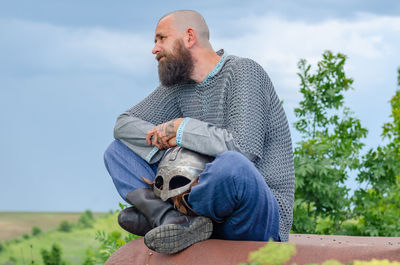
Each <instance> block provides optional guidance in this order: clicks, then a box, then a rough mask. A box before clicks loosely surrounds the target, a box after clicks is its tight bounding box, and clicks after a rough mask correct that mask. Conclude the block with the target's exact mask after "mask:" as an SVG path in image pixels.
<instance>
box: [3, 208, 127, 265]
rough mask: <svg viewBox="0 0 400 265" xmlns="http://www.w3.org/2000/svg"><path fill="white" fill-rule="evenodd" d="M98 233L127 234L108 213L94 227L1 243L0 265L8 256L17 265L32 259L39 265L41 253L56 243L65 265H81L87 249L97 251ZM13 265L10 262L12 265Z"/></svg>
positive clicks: (98, 219)
mask: <svg viewBox="0 0 400 265" xmlns="http://www.w3.org/2000/svg"><path fill="white" fill-rule="evenodd" d="M78 216H79V215H78ZM98 230H101V231H105V232H107V233H109V232H111V231H114V230H117V231H120V232H121V233H122V235H127V232H125V231H124V230H122V229H121V228H120V227H119V225H118V222H117V214H116V213H114V214H109V215H105V216H103V217H97V218H96V221H95V223H94V227H93V228H86V229H78V228H74V229H73V230H72V231H71V232H69V233H66V232H61V231H57V230H50V231H48V232H45V233H42V234H41V235H38V236H36V237H30V238H29V239H22V238H20V240H21V242H19V243H9V244H7V243H4V241H2V242H3V245H4V250H3V251H1V252H0V265H3V264H7V263H6V262H7V261H8V260H9V259H10V257H14V258H15V259H16V260H17V261H16V262H15V263H14V264H15V265H17V264H32V260H33V261H35V262H37V263H38V264H42V257H41V255H40V250H41V249H43V248H45V249H48V250H49V249H50V248H51V246H52V244H54V243H57V244H59V245H60V246H61V248H62V258H63V260H66V261H67V262H68V264H82V262H83V260H84V258H85V256H86V250H87V249H88V248H90V249H92V250H93V251H96V250H97V249H98V247H99V246H100V243H99V242H98V241H96V240H95V234H96V231H98ZM11 264H12V263H11Z"/></svg>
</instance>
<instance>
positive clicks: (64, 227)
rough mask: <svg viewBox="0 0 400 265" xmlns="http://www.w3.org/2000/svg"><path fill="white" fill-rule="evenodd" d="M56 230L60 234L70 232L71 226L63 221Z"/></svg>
mask: <svg viewBox="0 0 400 265" xmlns="http://www.w3.org/2000/svg"><path fill="white" fill-rule="evenodd" d="M57 229H58V230H59V231H62V232H71V230H72V224H71V223H70V222H68V221H67V220H63V221H61V222H60V224H59V225H58V228H57Z"/></svg>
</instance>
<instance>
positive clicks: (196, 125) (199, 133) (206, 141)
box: [177, 118, 256, 161]
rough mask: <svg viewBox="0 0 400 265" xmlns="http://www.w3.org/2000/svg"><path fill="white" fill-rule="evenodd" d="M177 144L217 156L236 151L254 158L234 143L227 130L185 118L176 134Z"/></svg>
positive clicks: (250, 158) (253, 156)
mask: <svg viewBox="0 0 400 265" xmlns="http://www.w3.org/2000/svg"><path fill="white" fill-rule="evenodd" d="M177 144H178V145H180V146H182V147H185V148H187V149H190V150H193V151H196V152H199V153H202V154H206V155H210V156H217V155H218V154H221V153H223V152H226V151H228V150H233V151H238V152H241V153H242V154H243V155H245V156H246V157H247V158H248V159H249V160H251V161H253V160H254V159H255V158H256V156H255V155H254V154H250V153H246V152H244V151H243V150H241V148H240V147H239V145H238V144H237V143H236V142H235V139H234V137H233V135H232V133H230V132H229V131H228V130H227V129H223V128H218V127H216V126H214V125H211V124H209V123H207V122H203V121H200V120H196V119H191V118H186V119H185V120H184V121H183V122H182V123H181V126H180V128H179V129H178V132H177Z"/></svg>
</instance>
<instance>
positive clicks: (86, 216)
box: [78, 210, 94, 228]
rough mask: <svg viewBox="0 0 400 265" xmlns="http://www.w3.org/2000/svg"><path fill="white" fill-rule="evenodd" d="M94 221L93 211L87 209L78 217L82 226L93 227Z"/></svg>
mask: <svg viewBox="0 0 400 265" xmlns="http://www.w3.org/2000/svg"><path fill="white" fill-rule="evenodd" d="M93 222H94V217H93V213H92V212H91V211H90V210H86V211H85V212H84V213H83V214H82V215H81V216H80V217H79V219H78V226H79V227H82V228H92V227H93Z"/></svg>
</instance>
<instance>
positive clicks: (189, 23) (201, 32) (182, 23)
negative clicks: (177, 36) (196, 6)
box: [158, 10, 210, 46]
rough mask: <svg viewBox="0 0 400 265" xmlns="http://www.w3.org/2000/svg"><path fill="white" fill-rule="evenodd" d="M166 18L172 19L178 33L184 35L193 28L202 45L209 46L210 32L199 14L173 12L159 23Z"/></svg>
mask: <svg viewBox="0 0 400 265" xmlns="http://www.w3.org/2000/svg"><path fill="white" fill-rule="evenodd" d="M165 17H172V23H173V25H174V27H175V28H176V30H177V31H178V32H180V33H183V32H185V31H186V30H187V29H188V28H192V29H194V30H195V32H196V36H197V38H198V40H199V41H200V43H201V44H202V45H204V46H208V45H209V39H210V32H209V30H208V26H207V23H206V21H205V20H204V18H203V16H202V15H200V14H199V13H198V12H196V11H193V10H178V11H173V12H170V13H168V14H165V15H164V16H162V17H161V18H160V20H159V21H158V23H160V21H161V20H162V19H163V18H165Z"/></svg>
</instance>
